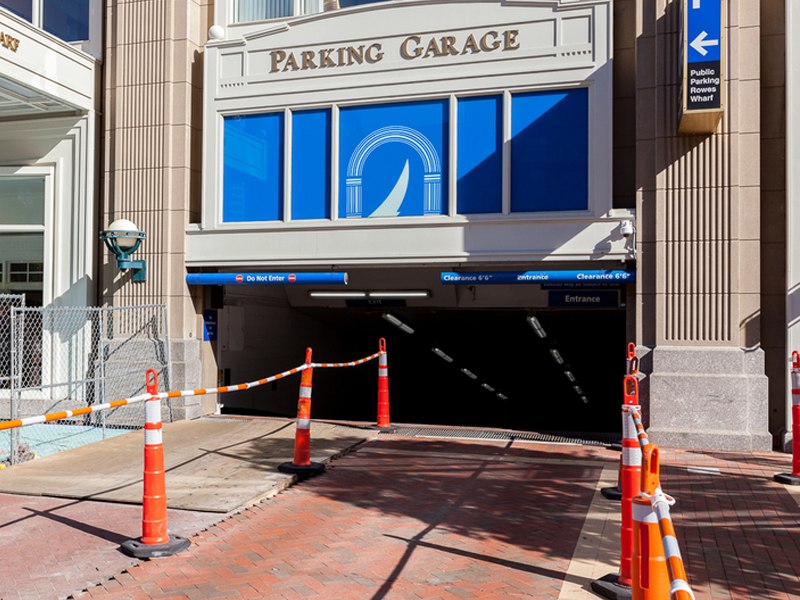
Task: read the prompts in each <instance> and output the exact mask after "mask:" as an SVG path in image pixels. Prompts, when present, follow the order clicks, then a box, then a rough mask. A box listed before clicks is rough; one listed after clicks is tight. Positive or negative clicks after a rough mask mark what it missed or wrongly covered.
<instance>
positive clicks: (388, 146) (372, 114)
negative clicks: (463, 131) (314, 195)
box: [339, 100, 449, 218]
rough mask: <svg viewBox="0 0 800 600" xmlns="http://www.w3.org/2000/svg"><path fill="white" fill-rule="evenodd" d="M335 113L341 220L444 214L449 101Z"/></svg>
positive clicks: (376, 105)
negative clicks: (336, 116)
mask: <svg viewBox="0 0 800 600" xmlns="http://www.w3.org/2000/svg"><path fill="white" fill-rule="evenodd" d="M339 114H340V120H339V217H340V218H367V217H396V216H403V217H405V216H416V215H441V214H447V160H448V158H447V157H448V147H447V144H448V135H449V118H448V117H449V102H448V101H447V100H431V101H426V102H404V103H396V104H374V105H371V106H354V107H348V108H342V109H341V111H340V113H339Z"/></svg>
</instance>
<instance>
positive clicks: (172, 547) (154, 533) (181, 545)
mask: <svg viewBox="0 0 800 600" xmlns="http://www.w3.org/2000/svg"><path fill="white" fill-rule="evenodd" d="M151 379H152V382H151ZM147 393H148V394H150V398H148V399H147V400H146V401H145V404H144V419H145V423H144V494H143V496H142V513H143V517H142V537H141V538H140V539H139V541H136V540H128V541H127V542H124V543H123V544H122V545H121V546H120V550H122V551H123V552H124V553H125V554H128V555H129V556H133V557H135V558H157V557H159V556H171V555H173V554H176V553H178V552H181V551H182V550H186V548H188V547H189V545H190V544H191V542H190V541H189V540H187V539H186V538H184V537H180V536H177V535H174V536H170V535H168V534H167V488H166V478H165V474H164V445H163V443H162V436H161V398H159V397H158V377H157V375H156V372H155V371H154V370H153V369H150V370H149V371H147Z"/></svg>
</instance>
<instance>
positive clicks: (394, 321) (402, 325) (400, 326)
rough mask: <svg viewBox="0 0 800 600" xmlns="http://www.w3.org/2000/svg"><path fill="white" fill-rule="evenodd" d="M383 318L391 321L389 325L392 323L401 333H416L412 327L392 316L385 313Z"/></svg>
mask: <svg viewBox="0 0 800 600" xmlns="http://www.w3.org/2000/svg"><path fill="white" fill-rule="evenodd" d="M383 318H384V319H386V320H387V321H389V323H391V324H392V325H394V326H395V327H397V328H398V329H400V330H401V331H405V332H406V333H414V330H413V329H412V328H411V327H409V326H408V325H406V324H405V323H403V322H402V321H401V320H400V319H398V318H397V317H395V316H394V315H392V314H389V313H384V314H383Z"/></svg>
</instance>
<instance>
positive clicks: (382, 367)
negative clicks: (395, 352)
mask: <svg viewBox="0 0 800 600" xmlns="http://www.w3.org/2000/svg"><path fill="white" fill-rule="evenodd" d="M371 428H372V429H380V430H381V431H382V432H384V433H394V432H395V431H397V427H392V423H391V421H390V419H389V364H388V355H387V354H386V339H385V338H381V339H380V341H379V342H378V419H377V424H376V425H373V426H371Z"/></svg>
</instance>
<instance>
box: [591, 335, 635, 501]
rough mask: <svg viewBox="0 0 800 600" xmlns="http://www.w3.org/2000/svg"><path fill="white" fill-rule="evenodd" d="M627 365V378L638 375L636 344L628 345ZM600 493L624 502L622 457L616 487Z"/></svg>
mask: <svg viewBox="0 0 800 600" xmlns="http://www.w3.org/2000/svg"><path fill="white" fill-rule="evenodd" d="M625 362H626V364H625V376H626V377H627V376H629V375H636V374H637V373H638V372H639V359H638V358H636V344H634V343H633V342H630V343H629V344H628V356H627V359H626V361H625ZM612 448H613V449H619V450H622V447H616V446H612ZM600 493H601V494H603V496H604V497H605V498H608V499H609V500H622V457H620V459H619V474H618V475H617V485H616V486H615V487H607V488H602V489H601V490H600Z"/></svg>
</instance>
